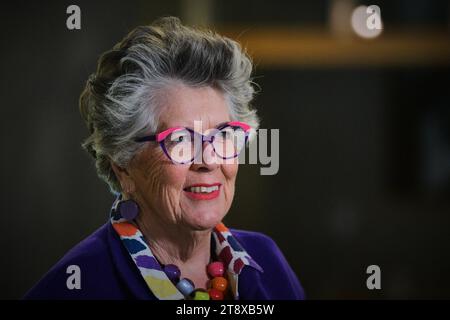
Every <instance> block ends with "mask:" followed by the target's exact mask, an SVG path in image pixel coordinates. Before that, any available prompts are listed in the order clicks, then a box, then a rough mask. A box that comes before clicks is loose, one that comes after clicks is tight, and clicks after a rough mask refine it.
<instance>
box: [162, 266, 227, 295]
mask: <svg viewBox="0 0 450 320" xmlns="http://www.w3.org/2000/svg"><path fill="white" fill-rule="evenodd" d="M163 271H164V273H165V274H166V275H167V277H168V278H169V279H170V281H172V283H173V284H174V285H175V286H176V287H177V289H178V290H179V291H180V292H181V293H182V294H183V295H184V296H185V297H186V298H187V299H193V300H223V299H224V297H226V290H227V287H228V281H227V279H226V278H225V268H224V265H223V263H222V262H220V261H215V262H212V263H210V264H208V266H207V267H206V271H207V273H208V276H209V277H210V280H209V281H208V287H209V288H208V290H205V289H196V288H195V286H194V282H193V281H192V280H190V279H188V278H182V279H180V276H181V272H180V269H179V268H178V267H177V266H176V265H174V264H167V265H164V266H163Z"/></svg>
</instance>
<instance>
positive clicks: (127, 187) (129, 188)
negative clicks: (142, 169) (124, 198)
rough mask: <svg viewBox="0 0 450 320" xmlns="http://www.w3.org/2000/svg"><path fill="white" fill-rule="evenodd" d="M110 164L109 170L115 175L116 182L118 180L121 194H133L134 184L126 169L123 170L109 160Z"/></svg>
mask: <svg viewBox="0 0 450 320" xmlns="http://www.w3.org/2000/svg"><path fill="white" fill-rule="evenodd" d="M109 161H110V163H111V168H112V169H113V171H114V174H115V175H116V178H117V180H119V183H120V186H121V187H122V192H123V193H125V194H127V195H129V194H131V193H133V192H134V190H135V184H134V180H133V178H132V177H131V175H130V172H129V171H128V170H127V168H123V167H121V166H119V165H117V164H115V163H114V161H112V160H109Z"/></svg>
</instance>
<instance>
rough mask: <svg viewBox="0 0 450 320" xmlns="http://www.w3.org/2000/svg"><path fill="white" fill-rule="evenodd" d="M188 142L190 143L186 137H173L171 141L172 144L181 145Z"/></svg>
mask: <svg viewBox="0 0 450 320" xmlns="http://www.w3.org/2000/svg"><path fill="white" fill-rule="evenodd" d="M186 141H189V139H188V137H186V136H185V135H178V136H173V137H172V138H171V139H170V142H172V143H181V142H186Z"/></svg>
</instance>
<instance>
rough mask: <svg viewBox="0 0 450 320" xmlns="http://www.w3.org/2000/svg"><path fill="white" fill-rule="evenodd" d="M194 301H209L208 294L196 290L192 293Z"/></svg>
mask: <svg viewBox="0 0 450 320" xmlns="http://www.w3.org/2000/svg"><path fill="white" fill-rule="evenodd" d="M194 300H209V294H208V292H205V291H200V290H198V291H197V290H196V291H195V292H194Z"/></svg>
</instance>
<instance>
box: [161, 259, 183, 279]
mask: <svg viewBox="0 0 450 320" xmlns="http://www.w3.org/2000/svg"><path fill="white" fill-rule="evenodd" d="M163 270H164V273H165V274H166V275H167V277H168V278H169V279H170V281H172V282H174V283H175V282H178V280H179V279H180V275H181V272H180V269H179V268H178V267H177V266H176V265H174V264H166V265H165V266H164V269H163Z"/></svg>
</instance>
